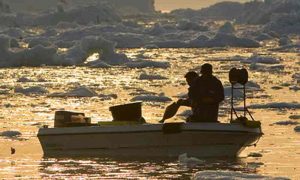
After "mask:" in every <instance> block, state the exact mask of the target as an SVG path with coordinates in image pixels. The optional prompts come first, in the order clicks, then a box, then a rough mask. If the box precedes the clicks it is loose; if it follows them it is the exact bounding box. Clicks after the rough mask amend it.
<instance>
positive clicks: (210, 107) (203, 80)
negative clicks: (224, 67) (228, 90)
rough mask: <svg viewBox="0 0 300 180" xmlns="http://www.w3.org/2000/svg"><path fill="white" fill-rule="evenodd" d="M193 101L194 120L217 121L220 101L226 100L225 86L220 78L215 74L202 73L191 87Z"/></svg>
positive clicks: (190, 97)
mask: <svg viewBox="0 0 300 180" xmlns="http://www.w3.org/2000/svg"><path fill="white" fill-rule="evenodd" d="M188 95H189V99H190V100H191V103H192V109H193V118H192V119H193V120H192V121H200V122H217V121H218V110H219V103H220V102H222V101H223V100H224V88H223V85H222V83H221V81H220V80H219V79H217V78H216V77H215V76H213V75H202V76H200V77H199V78H197V79H196V80H195V81H194V83H193V84H192V85H191V87H190V88H189V94H188Z"/></svg>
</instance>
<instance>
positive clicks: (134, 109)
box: [109, 102, 142, 121]
mask: <svg viewBox="0 0 300 180" xmlns="http://www.w3.org/2000/svg"><path fill="white" fill-rule="evenodd" d="M109 110H110V111H111V114H112V116H113V121H140V120H141V119H142V102H134V103H129V104H122V105H118V106H112V107H110V108H109Z"/></svg>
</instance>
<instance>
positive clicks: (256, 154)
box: [248, 152, 262, 157]
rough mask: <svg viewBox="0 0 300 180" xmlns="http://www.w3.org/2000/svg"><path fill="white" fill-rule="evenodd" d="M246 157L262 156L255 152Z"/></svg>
mask: <svg viewBox="0 0 300 180" xmlns="http://www.w3.org/2000/svg"><path fill="white" fill-rule="evenodd" d="M248 157H262V154H261V153H257V152H251V153H249V154H248Z"/></svg>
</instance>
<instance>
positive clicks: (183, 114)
mask: <svg viewBox="0 0 300 180" xmlns="http://www.w3.org/2000/svg"><path fill="white" fill-rule="evenodd" d="M191 115H193V111H192V110H185V111H183V112H181V113H179V114H177V116H181V117H185V118H186V117H189V116H191Z"/></svg>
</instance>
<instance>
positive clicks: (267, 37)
mask: <svg viewBox="0 0 300 180" xmlns="http://www.w3.org/2000/svg"><path fill="white" fill-rule="evenodd" d="M271 39H273V37H272V36H270V35H269V34H266V33H261V34H260V35H258V36H257V37H256V38H255V40H257V41H266V40H271Z"/></svg>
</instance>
